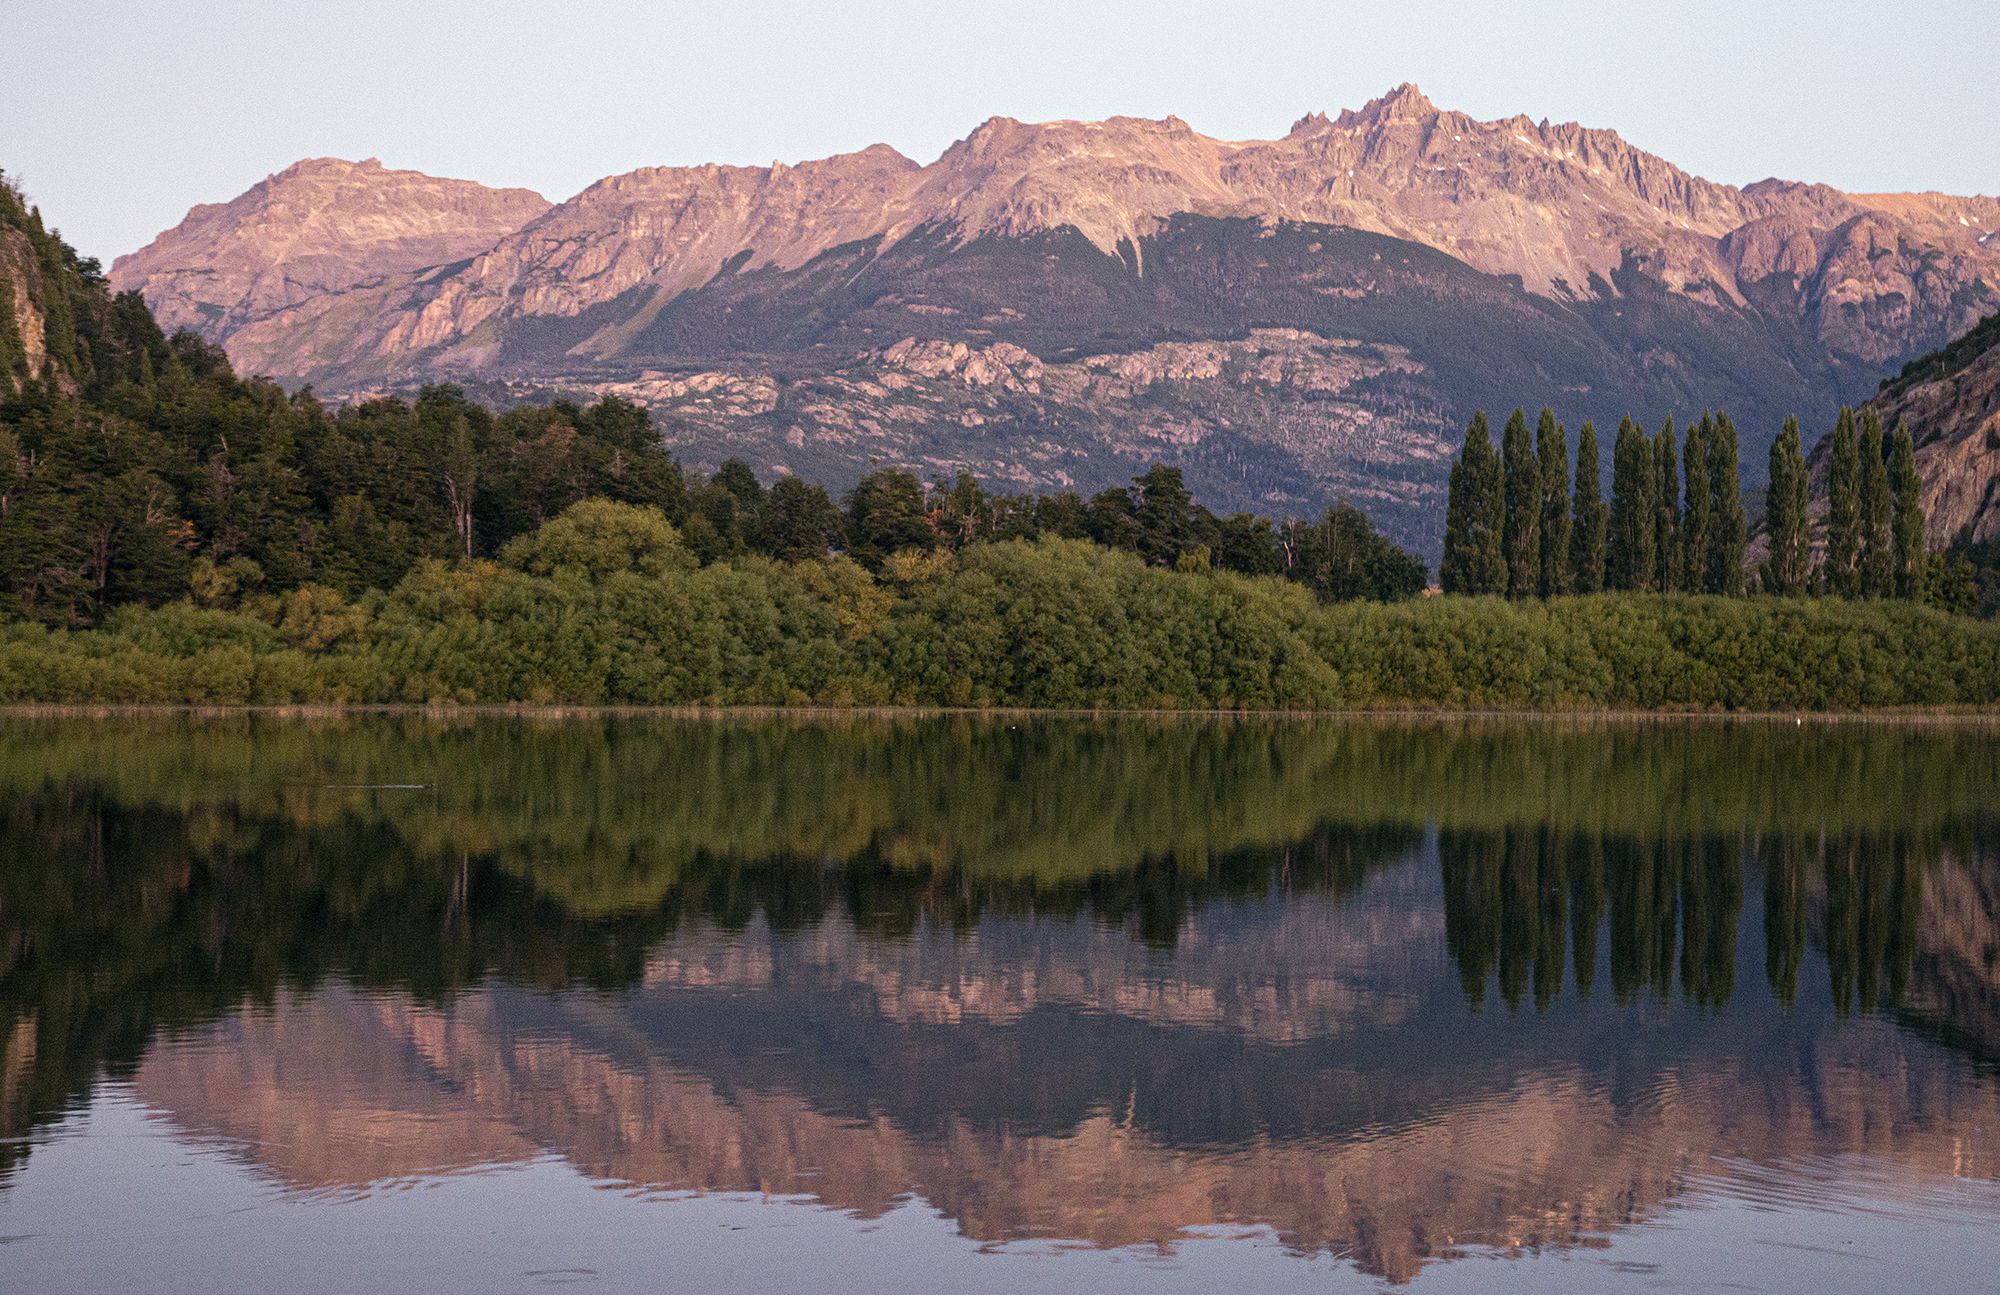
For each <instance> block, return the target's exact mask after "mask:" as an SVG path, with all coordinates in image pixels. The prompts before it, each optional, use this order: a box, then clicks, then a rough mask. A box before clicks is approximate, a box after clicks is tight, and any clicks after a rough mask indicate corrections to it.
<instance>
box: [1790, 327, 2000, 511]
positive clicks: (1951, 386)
mask: <svg viewBox="0 0 2000 1295" xmlns="http://www.w3.org/2000/svg"><path fill="white" fill-rule="evenodd" d="M1981 332H1982V333H1986V334H1991V340H1990V341H1988V343H1987V345H1986V347H1985V349H1984V350H1982V351H1979V352H1978V353H1977V354H1976V355H1973V356H1971V357H1964V356H1961V357H1958V358H1957V362H1956V363H1950V364H1944V363H1940V364H1939V365H1938V366H1937V368H1938V372H1937V376H1935V377H1932V378H1930V379H1928V380H1921V367H1922V366H1913V367H1919V370H1920V371H1919V373H1918V374H1913V375H1911V376H1912V377H1915V378H1919V379H1920V380H1918V381H1915V382H1912V383H1910V384H1909V385H1907V386H1904V385H1902V384H1898V385H1897V386H1895V387H1892V388H1891V389H1890V390H1888V391H1887V392H1885V393H1884V394H1883V396H1882V397H1881V398H1879V399H1878V400H1876V401H1875V402H1874V403H1875V407H1876V409H1877V411H1878V412H1879V413H1880V414H1881V416H1882V425H1883V427H1885V428H1887V429H1889V430H1891V431H1893V430H1894V429H1895V428H1896V427H1897V426H1898V425H1899V424H1901V425H1907V426H1908V427H1909V429H1910V438H1911V440H1912V441H1913V442H1914V443H1915V445H1916V450H1917V475H1918V476H1920V477H1922V478H1923V501H1924V533H1925V539H1926V541H1927V543H1928V544H1929V545H1930V547H1931V548H1933V549H1942V548H1945V547H1946V546H1948V545H1951V544H1955V543H1978V542H1981V541H1985V540H1990V539H1994V538H1995V537H2000V316H1995V317H1994V318H1992V319H1989V320H1988V321H1987V323H1986V325H1985V326H1984V327H1983V328H1982V330H1981ZM1830 445H1831V442H1830V441H1828V442H1824V443H1823V446H1822V448H1820V449H1818V450H1817V452H1816V453H1815V460H1816V465H1817V460H1820V459H1823V458H1824V457H1825V455H1826V454H1827V453H1829V452H1830V449H1829V448H1827V447H1830Z"/></svg>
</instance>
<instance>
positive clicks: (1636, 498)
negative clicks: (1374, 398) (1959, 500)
mask: <svg viewBox="0 0 2000 1295" xmlns="http://www.w3.org/2000/svg"><path fill="white" fill-rule="evenodd" d="M1857 427H1858V430H1857ZM1568 442H1569V437H1568V433H1567V431H1566V429H1565V428H1564V427H1563V425H1562V424H1561V423H1559V422H1557V421H1556V417H1555V414H1554V413H1553V412H1551V411H1550V410H1547V409H1544V410H1543V411H1542V413H1541V418H1540V420H1539V422H1538V424H1537V426H1536V428H1535V430H1534V432H1533V433H1532V434H1531V433H1530V432H1529V430H1528V420H1527V416H1526V414H1525V413H1524V412H1523V411H1522V410H1518V409H1517V410H1515V411H1514V413H1513V416H1512V417H1510V418H1509V419H1508V420H1507V425H1506V427H1505V428H1504V429H1503V430H1502V432H1501V437H1500V449H1499V452H1498V453H1497V454H1496V453H1495V451H1494V447H1493V438H1492V432H1491V429H1490V427H1489V425H1488V423H1487V421H1486V415H1485V414H1484V413H1483V412H1482V413H1477V414H1474V415H1473V418H1472V422H1471V424H1470V425H1469V426H1468V427H1467V428H1466V434H1465V447H1464V449H1463V450H1462V451H1461V452H1460V454H1459V457H1458V460H1457V462H1455V463H1453V464H1452V469H1451V486H1450V494H1449V499H1448V502H1447V504H1446V510H1445V536H1444V558H1443V561H1442V563H1441V564H1440V566H1439V568H1438V575H1439V581H1440V583H1441V584H1442V585H1443V587H1444V591H1445V592H1446V593H1461V594H1507V595H1510V596H1512V597H1516V598H1534V597H1541V598H1549V597H1555V596H1557V595H1561V594H1569V593H1596V592H1598V591H1600V590H1607V589H1608V590H1622V591H1628V592H1633V593H1710V594H1741V593H1743V592H1744V591H1745V585H1746V579H1745V573H1744V553H1745V549H1746V546H1747V543H1748V533H1749V528H1748V521H1747V518H1746V516H1745V513H1744V509H1743V494H1742V481H1741V477H1740V473H1739V470H1738V465H1737V437H1736V426H1735V424H1734V423H1733V422H1731V421H1730V419H1729V416H1728V415H1727V414H1704V415H1703V416H1702V419H1701V421H1700V422H1699V423H1695V424H1692V425H1690V426H1689V427H1688V429H1687V437H1686V440H1685V441H1684V442H1677V440H1676V434H1675V428H1674V422H1673V419H1671V418H1669V419H1668V420H1667V421H1666V424H1665V425H1664V426H1662V427H1661V429H1660V430H1659V432H1658V433H1657V434H1654V435H1648V434H1647V433H1646V431H1645V430H1644V429H1643V428H1641V427H1640V426H1639V425H1638V424H1637V423H1635V422H1633V421H1632V419H1630V418H1626V419H1624V420H1623V421H1622V422H1620V423H1619V425H1618V436H1617V440H1616V441H1615V442H1614V443H1613V446H1612V467H1611V499H1610V502H1609V503H1606V502H1605V500H1604V499H1603V496H1602V485H1601V477H1600V475H1599V462H1598V444H1597V429H1596V428H1595V427H1594V426H1593V425H1592V424H1590V423H1585V424H1584V425H1583V427H1582V429H1581V430H1580V431H1579V432H1578V434H1577V451H1576V472H1575V486H1574V489H1572V487H1571V475H1570V457H1569V443H1568ZM1770 466H1771V475H1770V480H1771V485H1770V490H1769V493H1768V494H1767V495H1766V500H1767V507H1766V530H1767V532H1768V534H1769V539H1770V544H1769V550H1768V556H1767V557H1766V559H1765V561H1764V562H1763V564H1762V566H1761V568H1760V570H1759V574H1758V583H1759V584H1760V585H1761V587H1762V589H1763V590H1764V591H1765V592H1767V593H1781V594H1800V593H1828V594H1834V595H1839V596H1843V597H1890V596H1896V597H1905V598H1914V597H1919V596H1921V594H1922V584H1923V573H1924V570H1925V559H1924V532H1923V525H1924V523H1923V510H1922V506H1921V503H1920V500H1919V489H1918V482H1917V474H1916V466H1915V455H1914V451H1913V449H1912V447H1911V444H1910V436H1909V432H1908V430H1907V429H1904V428H1899V429H1898V431H1897V433H1896V436H1895V438H1894V444H1893V448H1892V449H1890V450H1889V452H1887V453H1885V445H1884V439H1883V435H1882V427H1881V422H1880V420H1879V419H1878V418H1877V417H1876V415H1875V413H1874V411H1872V410H1870V411H1868V412H1867V413H1866V414H1865V415H1864V416H1863V417H1862V418H1861V419H1860V420H1858V422H1857V420H1856V418H1855V417H1854V414H1853V413H1852V411H1847V410H1843V411H1842V412H1841V416H1840V423H1839V425H1838V426H1837V427H1836V428H1835V431H1834V444H1833V461H1832V464H1831V467H1830V470H1829V489H1830V494H1831V500H1830V509H1829V518H1828V526H1827V545H1826V556H1825V560H1824V561H1823V562H1822V563H1820V564H1819V565H1818V566H1815V565H1814V563H1813V561H1812V557H1813V551H1812V544H1811V534H1812V528H1811V524H1810V521H1809V516H1808V511H1807V497H1808V493H1807V473H1806V465H1805V458H1804V455H1803V452H1802V450H1801V446H1800V439H1799V426H1798V420H1797V419H1786V420H1785V425H1784V430H1783V431H1782V432H1781V433H1780V435H1779V436H1778V439H1777V441H1776V442H1775V443H1773V445H1772V447H1771V465H1770Z"/></svg>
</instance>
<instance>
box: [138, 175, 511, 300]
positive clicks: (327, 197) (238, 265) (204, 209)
mask: <svg viewBox="0 0 2000 1295" xmlns="http://www.w3.org/2000/svg"><path fill="white" fill-rule="evenodd" d="M548 207H549V202H548V199H546V198H544V197H542V196H541V195H540V194H538V193H534V192H531V191H529V190H527V189H491V188H488V187H487V186H485V185H483V184H478V183H475V182H473V181H471V180H445V179H439V178H437V177H435V176H430V175H425V174H424V173H422V172H420V171H398V170H390V169H388V168H386V167H384V166H383V165H382V163H381V161H380V160H379V159H376V158H372V157H371V158H366V159H364V160H362V161H360V162H350V161H348V160H346V159H344V158H337V157H319V158H307V159H305V160H303V161H300V162H296V163H294V164H292V165H291V166H289V167H286V168H285V169H284V170H282V171H279V172H277V173H275V174H273V175H270V176H267V177H265V178H264V179H263V180H260V181H258V182H257V183H256V184H254V185H252V186H251V187H250V188H249V189H248V190H246V191H245V192H244V193H242V194H240V195H239V196H238V197H236V198H235V199H233V200H231V201H230V202H227V203H219V204H208V205H203V206H199V207H196V208H195V209H194V210H192V211H190V212H189V213H188V216H187V218H186V219H185V220H183V221H182V222H181V223H180V224H179V225H177V226H175V227H174V228H173V229H171V230H168V231H167V232H166V233H164V234H162V235H160V237H159V238H157V239H155V240H154V241H153V242H152V243H151V244H149V245H148V246H146V247H145V248H142V249H141V250H139V251H137V252H134V253H132V254H130V255H128V256H121V257H119V258H118V259H117V260H116V261H115V262H113V264H112V267H111V274H110V278H111V283H112V286H113V287H114V288H116V289H117V290H119V291H126V290H137V291H139V292H140V293H142V294H143V295H144V296H145V298H146V301H147V303H148V304H149V305H151V306H152V308H153V313H154V314H155V315H156V316H158V317H159V320H160V323H161V325H162V326H163V327H165V328H167V329H168V330H169V331H171V330H173V329H176V328H192V329H194V330H196V331H198V332H202V333H205V334H207V335H208V336H211V337H214V336H218V335H227V334H228V333H229V332H231V331H233V330H235V329H238V328H241V327H243V326H245V325H247V324H249V323H251V322H252V321H254V320H256V319H259V318H263V317H266V316H268V315H269V314H271V313H273V312H275V311H280V310H285V309H288V308H290V307H292V306H296V305H298V304H300V303H302V302H305V301H308V300H312V299H313V298H315V297H318V296H321V295H324V294H326V293H329V292H340V291H344V290H346V289H349V288H352V287H355V286H357V285H360V284H363V283H369V282H375V281H379V280H381V279H383V278H386V277H388V276H391V275H397V274H408V273H411V272H413V271H416V270H421V269H424V268H427V267H430V266H434V265H438V264H441V263H445V262H450V261H455V260H460V259H463V258H465V257H467V256H471V255H474V254H476V253H478V252H481V251H484V250H485V249H487V248H489V247H491V246H492V245H493V244H494V243H495V242H497V241H498V240H499V239H500V238H502V237H503V236H505V235H506V234H509V233H511V232H513V231H514V230H516V229H519V228H520V227H521V226H522V225H523V224H525V223H527V222H528V221H530V220H532V219H534V218H535V217H536V216H539V215H540V214H542V213H543V212H545V211H546V210H548Z"/></svg>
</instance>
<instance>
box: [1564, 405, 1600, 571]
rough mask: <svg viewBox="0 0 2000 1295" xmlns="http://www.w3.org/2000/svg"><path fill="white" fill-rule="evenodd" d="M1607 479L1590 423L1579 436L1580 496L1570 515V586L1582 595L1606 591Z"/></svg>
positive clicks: (1577, 435)
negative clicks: (1605, 494)
mask: <svg viewBox="0 0 2000 1295" xmlns="http://www.w3.org/2000/svg"><path fill="white" fill-rule="evenodd" d="M1609 525H1610V516H1609V510H1608V509H1606V508H1605V506H1604V480H1603V477H1602V476H1601V475H1600V470H1599V468H1598V463H1597V427H1596V425H1595V424H1592V423H1588V422H1586V423H1585V424H1584V425H1583V426H1582V427H1581V428H1580V429H1579V430H1578V431H1577V434H1576V497H1575V504H1574V507H1573V509H1572V511H1571V513H1570V533H1569V570H1570V585H1571V587H1572V588H1574V589H1575V590H1576V592H1578V593H1580V594H1594V593H1596V592H1598V591H1599V590H1601V589H1603V588H1604V547H1605V539H1606V531H1607V530H1608V529H1609Z"/></svg>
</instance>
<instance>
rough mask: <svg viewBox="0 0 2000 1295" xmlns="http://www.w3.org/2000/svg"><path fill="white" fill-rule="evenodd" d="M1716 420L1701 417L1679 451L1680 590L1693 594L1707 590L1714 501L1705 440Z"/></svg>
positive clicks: (1689, 429) (1706, 440) (1711, 433)
mask: <svg viewBox="0 0 2000 1295" xmlns="http://www.w3.org/2000/svg"><path fill="white" fill-rule="evenodd" d="M1714 430H1715V420H1714V419H1712V418H1710V417H1709V416H1708V415H1707V414H1703V415H1702V417H1701V421H1700V422H1699V423H1696V424H1695V425H1694V426H1692V427H1690V428H1688V434H1687V444H1686V446H1685V447H1684V448H1683V449H1682V451H1681V462H1682V464H1683V465H1684V473H1683V480H1684V485H1683V492H1684V497H1685V499H1686V504H1685V506H1684V507H1683V508H1682V510H1681V534H1680V544H1681V582H1682V583H1681V587H1682V588H1683V589H1687V590H1689V591H1690V592H1693V593H1700V592H1702V591H1703V590H1705V589H1707V588H1708V543H1709V532H1710V531H1711V530H1712V529H1713V527H1712V526H1711V525H1710V518H1712V517H1713V516H1714V512H1715V501H1714V500H1713V499H1711V498H1710V497H1709V490H1708V438H1709V437H1710V436H1711V435H1713V434H1714Z"/></svg>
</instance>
